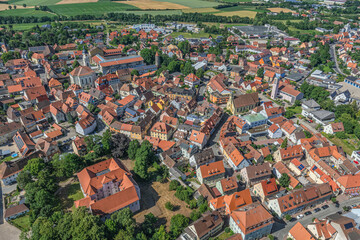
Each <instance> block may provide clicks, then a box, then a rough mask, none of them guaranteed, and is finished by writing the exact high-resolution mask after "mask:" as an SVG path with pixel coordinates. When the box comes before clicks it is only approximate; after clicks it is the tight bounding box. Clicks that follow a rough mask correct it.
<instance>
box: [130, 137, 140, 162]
mask: <svg viewBox="0 0 360 240" xmlns="http://www.w3.org/2000/svg"><path fill="white" fill-rule="evenodd" d="M139 148H140V143H139V141H138V140H136V139H135V140H132V141H131V142H130V143H129V148H128V150H127V153H128V156H129V158H130V159H131V160H135V157H136V152H137V151H138V149H139Z"/></svg>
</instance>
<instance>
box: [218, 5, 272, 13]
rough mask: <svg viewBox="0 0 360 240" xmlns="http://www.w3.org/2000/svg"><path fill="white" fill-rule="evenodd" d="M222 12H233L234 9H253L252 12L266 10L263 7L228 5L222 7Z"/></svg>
mask: <svg viewBox="0 0 360 240" xmlns="http://www.w3.org/2000/svg"><path fill="white" fill-rule="evenodd" d="M221 11H222V12H235V11H254V12H267V10H266V9H265V8H261V7H260V8H256V7H254V6H242V5H238V6H234V7H228V8H222V9H221Z"/></svg>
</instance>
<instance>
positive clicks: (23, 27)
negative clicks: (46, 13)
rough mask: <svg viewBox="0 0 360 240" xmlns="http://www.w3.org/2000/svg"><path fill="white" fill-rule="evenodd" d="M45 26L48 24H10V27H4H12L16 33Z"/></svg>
mask: <svg viewBox="0 0 360 240" xmlns="http://www.w3.org/2000/svg"><path fill="white" fill-rule="evenodd" d="M0 13H1V12H0ZM44 24H47V23H19V24H8V25H6V24H4V26H7V27H8V26H9V25H12V29H13V30H14V31H24V30H29V29H32V28H33V27H35V26H36V25H38V26H42V25H44Z"/></svg>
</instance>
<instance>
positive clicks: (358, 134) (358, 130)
mask: <svg viewBox="0 0 360 240" xmlns="http://www.w3.org/2000/svg"><path fill="white" fill-rule="evenodd" d="M354 134H355V136H356V137H357V138H358V139H360V126H356V127H355V129H354Z"/></svg>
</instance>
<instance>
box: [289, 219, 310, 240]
mask: <svg viewBox="0 0 360 240" xmlns="http://www.w3.org/2000/svg"><path fill="white" fill-rule="evenodd" d="M289 234H291V236H293V238H294V240H315V238H314V237H313V236H312V235H311V233H309V231H308V230H307V229H306V228H305V227H304V226H303V225H302V224H301V223H299V222H298V223H296V224H295V226H293V227H292V228H291V229H290V231H289Z"/></svg>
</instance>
